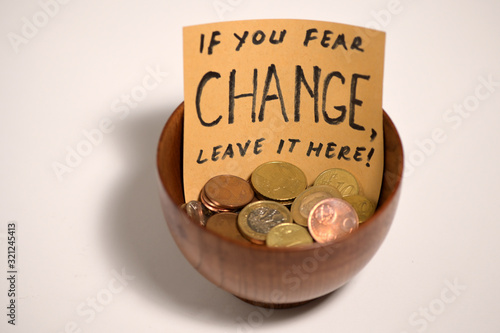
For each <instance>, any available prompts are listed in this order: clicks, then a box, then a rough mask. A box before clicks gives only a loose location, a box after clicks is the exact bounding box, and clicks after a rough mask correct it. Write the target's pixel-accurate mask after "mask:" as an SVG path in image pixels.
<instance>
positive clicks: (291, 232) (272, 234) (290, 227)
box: [266, 223, 313, 247]
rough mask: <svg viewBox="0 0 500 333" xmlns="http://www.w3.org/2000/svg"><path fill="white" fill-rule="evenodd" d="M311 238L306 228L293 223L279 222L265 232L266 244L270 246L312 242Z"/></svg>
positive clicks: (287, 245) (288, 245)
mask: <svg viewBox="0 0 500 333" xmlns="http://www.w3.org/2000/svg"><path fill="white" fill-rule="evenodd" d="M312 243H313V239H312V237H311V235H310V234H309V231H307V228H304V227H301V226H300V225H297V224H295V223H281V224H278V225H277V226H275V227H273V228H272V229H271V230H269V232H268V233H267V237H266V245H267V246H271V247H290V246H296V245H307V244H312Z"/></svg>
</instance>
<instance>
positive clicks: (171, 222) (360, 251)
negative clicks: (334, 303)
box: [157, 103, 403, 308]
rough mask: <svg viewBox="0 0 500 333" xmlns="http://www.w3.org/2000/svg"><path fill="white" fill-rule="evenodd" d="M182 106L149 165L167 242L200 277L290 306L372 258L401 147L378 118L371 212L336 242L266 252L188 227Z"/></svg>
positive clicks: (397, 182)
mask: <svg viewBox="0 0 500 333" xmlns="http://www.w3.org/2000/svg"><path fill="white" fill-rule="evenodd" d="M183 119H184V104H183V103H182V104H181V105H179V107H178V108H177V109H176V110H175V111H174V112H173V114H172V115H171V117H170V118H169V120H168V122H167V124H166V126H165V128H164V129H163V132H162V133H161V136H160V140H159V144H158V152H157V167H158V173H159V182H160V186H159V188H160V198H161V204H162V209H163V212H164V215H165V219H166V221H167V225H168V227H169V229H170V232H171V234H172V237H173V239H174V240H175V242H176V243H177V246H178V247H179V249H180V250H181V252H182V253H183V254H184V256H185V257H186V259H187V260H188V261H189V262H190V263H191V265H193V267H194V268H196V269H197V270H198V272H200V273H201V274H202V275H203V276H204V277H205V278H207V279H208V280H209V281H211V282H212V283H214V284H215V285H217V286H219V287H220V288H222V289H224V290H226V291H228V292H230V293H232V294H233V295H235V296H237V297H239V298H241V299H243V300H245V301H247V302H250V303H252V304H255V305H260V306H266V307H277V308H284V307H291V306H296V305H300V304H303V303H306V302H308V301H310V300H313V299H315V298H318V297H321V296H323V295H326V294H328V293H331V292H332V291H334V290H336V289H337V288H339V287H341V286H342V285H344V284H345V283H346V282H348V281H349V280H350V279H351V278H352V277H353V276H354V275H356V274H357V273H358V272H359V271H360V270H361V269H362V268H363V267H364V266H365V265H366V264H367V263H368V261H369V260H370V259H371V258H372V257H373V255H374V254H375V253H376V252H377V250H378V248H379V247H380V245H381V244H382V242H383V240H384V239H385V237H386V235H387V233H388V231H389V228H390V226H391V223H392V220H393V218H394V214H395V211H396V207H397V205H398V200H399V195H400V192H401V176H402V172H403V149H402V144H401V140H400V138H399V135H398V132H397V130H396V128H395V127H394V124H393V123H392V121H391V120H390V118H389V116H388V115H387V114H386V113H385V112H384V116H383V123H384V125H383V126H384V153H385V158H384V163H385V165H384V178H383V182H382V189H381V193H380V199H379V204H378V207H377V210H376V212H375V214H374V215H373V216H372V217H371V218H370V219H369V220H367V221H366V222H364V223H363V224H361V225H360V227H359V228H358V230H357V231H356V232H354V233H352V234H351V235H350V236H349V237H347V238H345V239H344V240H342V241H340V242H337V243H330V244H319V243H314V244H312V245H310V246H307V247H301V248H268V247H266V246H257V245H252V244H250V245H247V244H240V243H236V242H233V241H231V240H228V239H225V238H222V237H220V236H219V235H217V234H215V233H213V232H211V231H209V230H206V229H205V228H203V227H202V226H200V225H199V224H197V223H195V222H193V221H191V220H190V219H189V218H188V216H187V215H186V214H185V213H184V211H182V210H181V209H180V208H179V206H180V205H181V204H183V203H184V195H183V188H182V186H183V185H182V141H183V140H182V137H183Z"/></svg>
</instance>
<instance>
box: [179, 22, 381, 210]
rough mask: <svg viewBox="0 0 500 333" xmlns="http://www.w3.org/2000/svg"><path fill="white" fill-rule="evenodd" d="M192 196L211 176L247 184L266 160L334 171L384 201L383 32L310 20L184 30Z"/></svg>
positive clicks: (187, 183) (313, 172)
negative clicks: (339, 170) (346, 173)
mask: <svg viewBox="0 0 500 333" xmlns="http://www.w3.org/2000/svg"><path fill="white" fill-rule="evenodd" d="M183 34H184V36H183V38H184V108H185V115H184V155H183V156H184V157H183V159H184V160H183V163H184V166H183V172H184V191H185V199H186V201H189V200H196V199H198V196H199V193H200V190H201V189H202V187H203V185H204V184H205V183H206V182H207V181H208V180H209V179H210V178H211V177H213V176H216V175H221V174H232V175H237V176H240V177H242V178H244V179H249V177H250V175H251V173H252V171H253V170H254V169H255V168H256V167H257V166H259V165H260V164H262V163H264V162H267V161H276V160H277V161H286V162H290V163H293V164H295V165H296V166H298V167H299V168H301V169H302V170H303V171H304V172H305V174H306V176H307V179H308V182H309V184H312V183H313V181H314V179H315V178H316V177H317V176H318V175H319V174H320V173H321V172H322V171H324V170H326V169H329V168H343V169H346V170H348V171H350V172H351V173H353V174H354V176H355V177H356V178H357V180H358V182H359V183H360V186H361V188H362V191H363V193H364V194H365V195H366V196H367V197H368V198H369V199H371V200H372V201H375V202H376V201H377V200H378V196H379V191H380V186H381V181H382V172H383V144H384V143H383V133H382V130H383V129H382V79H383V67H384V47H385V33H383V32H380V31H375V30H371V29H365V28H360V27H355V26H350V25H343V24H337V23H329V22H318V21H309V20H281V19H280V20H251V21H239V22H223V23H214V24H205V25H197V26H190V27H185V28H184V31H183Z"/></svg>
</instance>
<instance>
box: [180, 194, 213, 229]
mask: <svg viewBox="0 0 500 333" xmlns="http://www.w3.org/2000/svg"><path fill="white" fill-rule="evenodd" d="M181 209H183V210H184V211H185V212H186V214H187V215H188V216H189V218H190V219H191V220H193V221H195V222H197V223H198V224H200V225H202V226H205V225H206V224H207V219H208V217H209V216H210V215H211V213H210V212H209V211H208V210H207V209H206V208H205V206H203V204H202V203H201V202H199V201H196V200H193V201H189V202H187V203H185V204H183V205H182V206H181Z"/></svg>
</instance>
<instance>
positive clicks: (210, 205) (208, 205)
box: [200, 188, 231, 213]
mask: <svg viewBox="0 0 500 333" xmlns="http://www.w3.org/2000/svg"><path fill="white" fill-rule="evenodd" d="M200 201H201V203H202V204H203V206H205V207H206V208H207V209H208V210H210V211H211V212H213V213H221V212H229V211H231V210H230V209H226V208H222V207H218V206H216V205H215V204H214V203H213V202H211V201H210V200H208V198H207V196H206V194H205V188H203V189H202V190H201V192H200Z"/></svg>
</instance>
